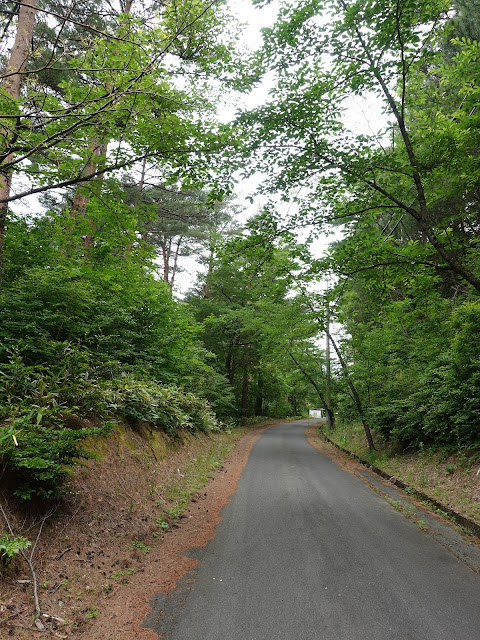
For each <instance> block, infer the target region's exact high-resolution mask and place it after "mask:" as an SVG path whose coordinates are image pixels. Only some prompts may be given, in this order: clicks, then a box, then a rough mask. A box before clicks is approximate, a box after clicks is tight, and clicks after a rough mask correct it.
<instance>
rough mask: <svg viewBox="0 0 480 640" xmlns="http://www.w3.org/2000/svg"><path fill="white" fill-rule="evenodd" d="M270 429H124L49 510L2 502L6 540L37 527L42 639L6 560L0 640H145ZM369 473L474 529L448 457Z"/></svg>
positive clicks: (469, 497) (470, 506) (467, 472)
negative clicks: (181, 435) (178, 432)
mask: <svg viewBox="0 0 480 640" xmlns="http://www.w3.org/2000/svg"><path fill="white" fill-rule="evenodd" d="M279 422H281V421H278V420H275V421H273V420H272V421H269V422H263V423H261V424H259V425H257V426H255V427H249V428H242V429H239V430H234V431H232V432H231V433H215V434H211V435H209V436H205V435H201V436H198V437H193V436H186V437H185V439H184V441H183V442H182V443H179V442H174V441H170V440H169V439H168V438H166V437H165V436H163V435H162V436H161V437H159V436H158V435H156V436H155V438H152V437H151V436H152V434H151V433H150V434H148V433H147V434H145V433H143V434H141V433H138V432H133V431H131V430H129V429H127V428H125V429H123V430H121V431H119V432H118V434H117V436H118V437H117V438H116V439H114V440H111V439H105V440H103V441H101V442H99V443H97V444H96V448H97V453H98V454H99V459H97V460H90V461H88V462H87V463H86V464H85V466H83V467H81V468H79V469H77V470H76V472H75V474H74V475H73V477H72V485H71V492H70V495H69V496H68V499H67V500H65V501H64V502H63V503H62V504H59V505H57V507H56V509H55V510H54V511H53V512H48V513H47V514H45V512H40V511H39V512H38V513H28V514H26V513H23V512H22V510H21V509H20V508H19V507H18V505H16V504H14V503H12V502H10V503H9V504H7V503H6V499H5V497H4V496H3V497H2V500H3V504H4V506H5V505H6V506H7V508H8V513H9V515H10V517H11V524H12V526H13V527H14V528H15V529H16V530H17V531H20V530H21V531H22V532H24V534H25V535H27V537H29V538H30V539H33V540H35V537H36V534H37V532H38V530H39V527H40V526H42V531H41V535H40V537H39V540H38V544H37V547H36V549H35V553H34V556H33V564H34V565H35V568H36V573H37V578H38V595H39V599H40V605H41V610H42V621H43V624H44V626H45V631H39V630H37V629H35V627H34V625H33V611H34V603H33V595H32V594H33V589H32V576H31V574H30V572H29V571H28V568H27V567H26V565H25V564H24V563H20V562H17V565H16V566H14V567H12V569H11V570H10V572H9V574H8V575H7V576H5V577H4V578H3V580H0V637H1V638H2V640H3V638H4V637H5V638H7V637H13V638H24V639H26V640H47V638H48V639H50V638H69V637H74V638H78V639H79V640H118V639H119V638H121V640H140V639H143V640H156V639H157V635H156V634H155V633H154V632H153V631H151V630H149V629H143V628H142V622H143V620H144V619H145V618H146V616H147V615H148V614H149V612H150V598H151V597H153V596H154V595H155V594H157V593H158V592H160V591H167V590H169V589H170V588H172V587H173V585H174V584H175V583H176V581H177V580H178V579H179V578H180V577H182V576H183V575H184V574H185V573H186V572H187V571H188V570H189V569H190V568H191V567H192V565H193V564H195V562H196V561H195V560H193V559H191V558H188V557H186V556H185V555H182V552H185V551H186V550H187V549H191V548H195V547H201V546H204V545H206V544H207V543H208V541H209V540H210V539H211V538H212V537H213V536H214V533H215V527H216V525H217V524H218V523H219V522H220V520H221V518H220V512H221V510H222V508H223V507H224V506H225V504H227V502H228V501H229V499H230V496H231V495H232V494H233V493H234V491H235V489H236V486H237V482H238V480H239V478H240V475H241V473H242V470H243V467H244V465H245V464H246V462H247V459H248V456H249V453H250V451H251V449H252V447H253V445H254V443H255V442H256V440H257V439H258V438H259V437H260V435H261V433H262V432H263V431H264V430H265V429H267V428H269V427H270V426H272V425H273V424H278V423H279ZM307 433H308V438H309V441H310V443H311V444H312V445H313V446H315V447H316V448H317V449H319V450H320V451H322V452H323V453H324V454H326V455H328V456H329V457H331V458H332V459H333V460H334V461H335V462H336V463H337V464H339V465H340V466H342V468H344V469H345V470H346V471H348V472H351V473H355V474H356V475H359V474H358V471H359V469H360V467H361V465H359V463H357V462H355V461H354V460H352V459H351V458H350V457H349V456H347V455H346V454H344V453H341V452H340V451H338V450H337V449H335V448H334V447H333V446H332V445H330V444H328V443H326V442H324V441H323V440H321V438H320V437H319V436H318V431H317V429H316V427H315V426H311V427H309V428H308V430H307ZM334 435H335V434H334ZM146 436H148V437H146ZM336 439H337V440H338V441H339V443H340V444H342V445H343V446H345V447H346V448H349V449H351V450H353V449H354V448H355V447H357V449H358V451H357V452H358V453H361V454H363V453H364V451H361V448H362V446H363V445H362V440H361V434H357V435H355V433H354V434H353V436H352V435H351V434H350V435H349V436H348V438H347V436H346V434H345V433H343V434H342V432H338V433H337V434H336ZM346 440H348V442H347V441H346ZM355 443H356V444H355ZM383 457H384V458H385V460H386V461H387V462H388V463H390V466H388V465H386V464H384V460H383ZM375 464H376V465H377V466H379V467H381V468H386V470H388V472H389V473H392V475H393V472H395V474H396V475H397V477H400V478H402V479H403V480H405V481H406V482H408V483H409V484H411V485H412V486H418V488H421V490H422V491H424V492H425V493H429V492H432V495H434V496H435V497H436V499H437V500H440V501H441V500H445V501H446V502H448V504H449V505H450V506H451V507H452V508H454V509H455V510H457V511H459V512H460V513H463V514H465V515H468V516H469V517H471V518H475V517H477V519H478V515H476V514H478V509H479V485H480V477H479V476H480V474H479V475H478V476H477V469H476V467H473V466H471V465H470V469H467V468H466V467H468V465H466V464H465V463H464V462H463V461H462V459H458V456H457V457H455V458H454V457H452V456H449V457H447V458H445V459H444V460H442V461H439V460H438V459H434V458H433V456H432V455H430V454H429V455H426V454H423V455H421V456H418V455H417V456H416V457H415V456H413V454H412V455H411V456H402V460H396V459H395V458H390V459H387V458H386V457H385V456H384V454H383V453H379V454H377V459H376V460H375ZM462 464H463V466H462ZM448 465H452V466H453V467H455V468H454V469H453V470H452V467H448ZM477 466H478V464H477ZM387 467H388V468H387ZM447 467H448V470H447ZM464 467H465V468H464ZM46 516H47V517H46ZM42 523H43V524H42ZM0 532H1V528H0Z"/></svg>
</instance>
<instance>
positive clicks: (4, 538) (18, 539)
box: [0, 533, 32, 574]
mask: <svg viewBox="0 0 480 640" xmlns="http://www.w3.org/2000/svg"><path fill="white" fill-rule="evenodd" d="M31 544H32V543H31V542H30V540H27V538H24V537H23V536H12V535H11V534H9V533H4V534H3V535H1V536H0V574H1V573H3V571H5V569H6V568H7V567H8V566H9V564H10V563H11V561H12V560H13V558H15V557H16V556H17V555H18V554H19V553H20V551H23V550H24V549H26V548H27V547H30V546H31Z"/></svg>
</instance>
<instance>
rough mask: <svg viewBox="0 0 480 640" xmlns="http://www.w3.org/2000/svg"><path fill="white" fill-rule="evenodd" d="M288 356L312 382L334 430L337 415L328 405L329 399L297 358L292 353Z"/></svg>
mask: <svg viewBox="0 0 480 640" xmlns="http://www.w3.org/2000/svg"><path fill="white" fill-rule="evenodd" d="M288 355H289V356H290V358H291V359H292V360H293V362H294V363H295V364H296V365H297V367H298V368H299V370H300V371H301V373H302V374H303V375H304V376H305V378H306V379H307V380H308V381H309V382H310V384H311V385H312V387H313V388H314V389H315V391H316V392H317V394H318V397H319V398H320V402H321V403H322V405H323V408H324V409H325V413H326V414H327V424H328V422H329V421H330V424H331V425H333V426H332V429H333V428H335V414H334V413H333V410H332V408H331V406H330V405H329V404H327V399H326V397H325V396H324V395H323V393H322V391H321V389H320V387H319V386H318V384H317V383H316V382H315V380H314V379H313V378H312V376H311V375H310V374H309V373H308V371H307V370H306V369H305V368H304V367H302V365H301V364H300V363H299V362H298V360H297V359H296V358H295V356H294V355H293V354H292V353H289V354H288Z"/></svg>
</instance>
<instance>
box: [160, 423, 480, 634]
mask: <svg viewBox="0 0 480 640" xmlns="http://www.w3.org/2000/svg"><path fill="white" fill-rule="evenodd" d="M312 422H314V421H303V422H295V423H290V424H283V425H280V426H278V427H275V428H273V429H269V430H267V431H266V432H265V433H264V434H263V435H262V437H261V439H260V440H259V441H258V442H257V444H256V445H255V447H254V449H253V451H252V453H251V455H250V458H249V461H248V463H247V465H246V467H245V469H244V472H243V475H242V477H241V480H240V483H239V485H238V489H237V491H236V493H235V495H234V496H233V498H232V501H231V502H230V504H229V505H228V506H227V507H226V508H225V509H224V511H223V512H222V517H223V522H222V523H221V524H220V525H219V526H218V527H217V533H216V536H215V538H214V539H213V540H212V541H211V542H210V544H209V545H208V546H207V547H206V548H205V549H203V550H199V551H198V552H196V557H198V558H199V559H200V565H199V568H198V571H196V572H195V573H193V574H191V575H189V576H187V577H186V579H185V580H184V581H183V583H182V584H180V585H179V588H178V590H177V592H176V593H174V594H170V595H169V596H165V597H163V599H162V601H161V602H159V604H158V606H159V607H160V609H163V610H164V613H163V616H162V619H163V622H161V623H160V624H161V626H160V627H158V628H156V629H155V630H156V631H157V632H158V633H159V634H160V633H165V634H166V635H165V636H163V637H164V638H167V639H168V640H310V639H311V640H314V639H315V640H317V639H318V640H480V576H479V575H478V574H476V573H474V572H473V571H472V570H471V569H469V568H468V567H467V566H466V565H465V564H463V563H462V562H461V561H460V560H458V559H457V558H455V557H454V556H453V555H451V554H450V553H449V552H448V551H447V550H445V549H444V548H443V547H441V546H440V545H438V544H437V543H436V542H435V540H434V539H433V538H432V537H430V536H429V535H428V534H427V533H425V532H423V531H421V530H420V529H418V527H417V526H416V525H415V524H414V523H412V522H411V521H410V520H407V519H406V518H405V517H404V516H403V515H402V514H400V513H398V512H397V511H395V510H394V509H393V508H392V507H391V506H390V505H389V504H388V503H387V502H386V501H385V500H384V499H382V498H381V497H380V496H378V495H377V494H376V493H374V492H373V491H372V490H371V489H369V488H368V487H367V486H366V485H365V484H364V483H363V482H362V481H361V480H359V479H358V478H356V477H355V476H353V475H352V474H350V473H347V472H345V471H342V470H341V469H340V468H339V467H338V466H337V465H336V464H335V463H333V462H332V461H330V460H329V459H328V458H327V457H325V456H323V455H322V454H320V453H319V452H317V451H316V450H315V449H313V448H312V447H311V446H310V445H309V444H308V442H307V440H306V438H305V435H304V428H305V426H306V425H307V424H309V423H312ZM193 578H195V580H194V581H192V579H193Z"/></svg>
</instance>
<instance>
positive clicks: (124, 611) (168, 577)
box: [76, 425, 271, 640]
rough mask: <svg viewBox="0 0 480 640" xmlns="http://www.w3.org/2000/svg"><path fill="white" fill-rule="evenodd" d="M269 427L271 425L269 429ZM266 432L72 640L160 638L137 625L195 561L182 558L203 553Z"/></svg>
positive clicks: (241, 449)
mask: <svg viewBox="0 0 480 640" xmlns="http://www.w3.org/2000/svg"><path fill="white" fill-rule="evenodd" d="M270 426H271V425H270ZM267 428H269V426H265V427H264V428H262V429H260V430H256V431H255V433H250V434H247V435H246V436H244V438H243V439H242V440H241V441H240V442H239V444H238V445H237V446H236V447H235V449H234V450H233V451H232V452H231V453H230V454H229V456H228V457H227V458H226V460H225V461H224V463H223V466H222V467H221V469H219V470H218V471H217V472H216V474H215V476H214V477H213V479H212V480H210V481H209V482H208V484H207V485H206V486H205V489H204V490H203V491H202V492H201V494H200V495H199V496H198V497H197V498H195V499H194V501H192V502H191V504H190V505H189V507H188V509H187V511H186V512H185V514H184V516H183V518H182V519H181V520H180V522H179V527H178V528H177V529H174V530H172V531H171V532H168V533H167V534H165V537H164V539H163V540H162V543H161V544H160V545H158V546H157V547H156V548H154V549H153V550H152V551H151V553H149V554H148V556H146V557H145V562H144V563H143V566H142V567H141V568H140V569H138V570H137V571H136V573H135V575H133V576H131V578H129V584H128V587H127V588H125V589H121V590H120V591H118V593H116V594H115V595H114V596H113V597H112V598H109V599H108V603H105V606H104V607H103V608H102V610H101V611H100V612H99V614H98V617H97V619H96V620H95V622H94V624H93V625H92V626H91V627H90V628H89V629H86V630H85V631H84V632H83V633H82V634H81V635H77V636H76V637H78V638H82V639H83V640H119V639H120V638H121V640H137V639H142V640H157V639H158V634H156V633H155V632H154V631H152V630H150V629H142V628H141V625H142V623H143V621H144V620H145V618H146V617H147V615H148V614H149V613H150V604H149V603H150V598H151V597H152V596H154V595H155V594H157V593H158V592H159V591H163V592H165V591H167V590H169V589H173V588H174V587H175V585H176V583H177V581H178V580H179V579H180V578H182V577H183V576H184V574H185V573H186V572H187V571H188V570H189V569H191V568H192V567H193V566H194V565H195V564H196V563H197V561H196V560H193V559H191V558H187V557H186V556H184V555H182V554H183V552H185V551H187V550H188V549H192V548H196V547H204V546H205V545H206V544H207V543H208V542H209V541H210V540H211V539H212V538H213V536H214V535H215V527H216V526H217V524H218V523H219V522H220V521H221V517H220V512H221V510H222V509H223V507H224V506H225V505H226V504H227V503H228V502H229V500H230V497H231V495H232V494H233V493H234V492H235V489H236V487H237V483H238V480H239V478H240V476H241V473H242V470H243V468H244V466H245V464H246V462H247V460H248V456H249V454H250V451H251V449H252V447H253V445H254V444H255V442H256V441H257V440H258V439H259V438H260V435H261V433H263V431H265V429H267Z"/></svg>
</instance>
